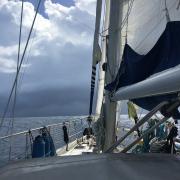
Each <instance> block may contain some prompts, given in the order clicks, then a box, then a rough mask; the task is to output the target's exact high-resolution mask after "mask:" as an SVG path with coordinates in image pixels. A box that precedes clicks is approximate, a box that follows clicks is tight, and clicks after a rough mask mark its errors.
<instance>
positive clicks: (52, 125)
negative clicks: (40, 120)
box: [0, 117, 87, 140]
mask: <svg viewBox="0 0 180 180" xmlns="http://www.w3.org/2000/svg"><path fill="white" fill-rule="evenodd" d="M86 118H87V117H84V118H79V119H78V120H83V119H86ZM73 121H76V120H73ZM66 123H69V124H70V122H69V121H66ZM59 125H63V123H56V124H50V125H46V127H47V128H49V127H54V126H59ZM42 128H44V126H41V127H38V128H34V129H30V130H26V131H22V132H18V133H14V134H12V135H7V136H2V137H0V140H3V139H7V138H10V137H14V136H18V135H21V134H27V133H29V131H31V132H33V131H37V130H40V129H42Z"/></svg>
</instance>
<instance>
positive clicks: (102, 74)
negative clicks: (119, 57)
mask: <svg viewBox="0 0 180 180" xmlns="http://www.w3.org/2000/svg"><path fill="white" fill-rule="evenodd" d="M105 7H106V9H105V19H104V25H103V28H102V31H103V33H102V36H103V37H102V38H103V41H102V57H101V61H100V62H99V77H98V92H97V104H96V115H97V116H99V115H100V113H101V107H102V101H103V94H104V78H105V72H104V71H103V68H102V66H103V64H104V63H105V62H106V36H107V35H108V30H107V29H108V27H109V12H110V1H109V0H106V4H105Z"/></svg>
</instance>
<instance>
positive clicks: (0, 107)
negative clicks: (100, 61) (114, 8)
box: [0, 0, 96, 116]
mask: <svg viewBox="0 0 180 180" xmlns="http://www.w3.org/2000/svg"><path fill="white" fill-rule="evenodd" d="M35 2H36V1H35V0H29V1H27V0H26V2H25V3H24V15H23V30H22V50H23V49H24V44H25V42H26V39H27V35H28V32H29V29H30V26H31V23H32V19H33V17H34V13H35V11H34V5H35V4H36V3H35ZM95 6H96V0H46V1H45V0H42V4H41V8H40V12H39V14H38V16H37V20H36V23H35V28H34V31H33V33H32V38H31V41H30V43H29V48H28V50H27V53H26V57H25V61H24V64H23V67H22V69H21V76H20V80H19V84H18V96H17V107H16V116H56V115H86V114H87V113H88V106H89V94H90V78H91V57H92V43H93V33H94V31H93V29H94V20H95ZM20 12H21V2H20V1H18V0H16V1H14V0H11V1H8V0H0V82H1V86H0V87H1V88H0V112H1V115H2V113H3V111H4V106H5V104H6V102H7V97H8V95H9V92H10V88H11V86H12V82H13V80H14V76H15V72H16V62H17V50H18V35H19V23H20ZM22 50H21V52H22Z"/></svg>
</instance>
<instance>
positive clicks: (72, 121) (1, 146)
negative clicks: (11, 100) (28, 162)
mask: <svg viewBox="0 0 180 180" xmlns="http://www.w3.org/2000/svg"><path fill="white" fill-rule="evenodd" d="M11 120H12V119H10V118H7V119H5V121H4V123H3V127H2V128H1V131H0V137H3V136H6V135H8V134H10V132H11V128H9V127H10V125H11ZM63 122H66V126H67V128H68V132H69V137H70V138H69V139H70V142H71V141H73V140H75V139H76V138H77V137H81V136H82V131H83V130H84V128H85V127H87V121H86V118H85V116H56V117H28V118H15V119H14V125H13V134H14V133H19V132H22V131H28V130H32V129H34V128H39V127H44V126H47V125H52V124H58V125H56V126H52V127H50V128H49V131H50V134H51V136H52V138H53V140H54V144H55V148H56V149H58V148H61V147H62V146H64V145H65V143H64V140H63V131H62V123H63ZM39 133H40V132H39V130H36V131H32V136H33V138H35V137H36V136H37V135H39ZM30 154H31V143H30V136H29V134H27V135H26V134H21V135H17V136H13V137H12V138H5V139H2V140H1V139H0V165H4V164H5V163H7V162H9V161H12V160H13V161H14V160H18V159H24V158H28V157H30Z"/></svg>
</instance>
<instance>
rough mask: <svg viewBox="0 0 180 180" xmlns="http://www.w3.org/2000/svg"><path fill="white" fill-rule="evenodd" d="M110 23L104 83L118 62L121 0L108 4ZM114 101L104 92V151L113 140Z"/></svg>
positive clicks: (114, 75)
mask: <svg viewBox="0 0 180 180" xmlns="http://www.w3.org/2000/svg"><path fill="white" fill-rule="evenodd" d="M110 6H111V7H110V25H109V39H108V49H107V54H108V59H107V70H106V75H105V82H106V84H109V83H111V82H112V81H113V80H114V79H115V77H116V73H117V69H118V64H119V62H120V47H121V30H120V27H121V22H122V9H123V8H122V7H123V0H111V5H110ZM116 106H117V103H116V102H112V101H111V100H110V94H109V92H108V91H106V92H105V106H104V123H105V144H104V149H103V150H104V151H105V150H106V149H107V148H108V147H110V146H111V145H112V144H113V143H114V142H115V125H116Z"/></svg>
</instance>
